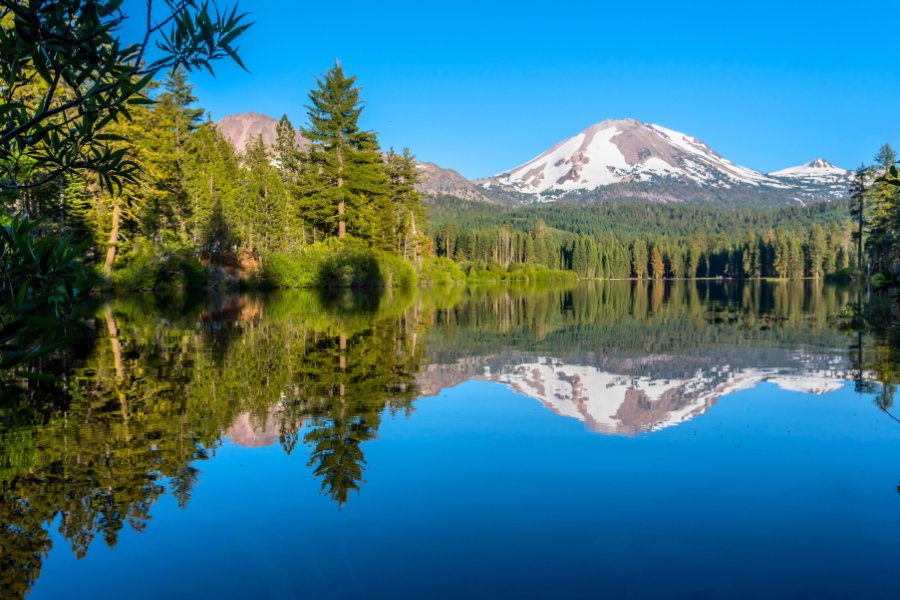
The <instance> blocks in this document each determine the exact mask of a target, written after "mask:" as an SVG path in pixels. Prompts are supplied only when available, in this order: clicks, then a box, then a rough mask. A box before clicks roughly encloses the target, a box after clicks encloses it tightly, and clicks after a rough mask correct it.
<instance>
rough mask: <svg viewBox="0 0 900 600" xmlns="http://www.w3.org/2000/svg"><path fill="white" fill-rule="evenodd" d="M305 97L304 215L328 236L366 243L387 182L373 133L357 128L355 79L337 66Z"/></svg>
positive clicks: (358, 102) (358, 109)
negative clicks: (355, 238) (364, 241)
mask: <svg viewBox="0 0 900 600" xmlns="http://www.w3.org/2000/svg"><path fill="white" fill-rule="evenodd" d="M317 83H318V88H317V89H314V90H312V91H311V92H310V94H309V100H310V103H309V105H308V106H307V107H306V108H307V116H308V119H309V127H308V128H305V129H302V130H301V131H302V134H303V136H304V137H306V138H307V139H308V140H309V141H310V143H311V147H310V150H309V152H308V153H307V161H308V163H309V168H308V169H307V172H306V173H305V182H304V183H305V185H304V186H303V191H304V195H305V196H306V198H305V202H304V203H303V208H304V209H305V212H306V213H307V214H306V215H305V216H306V217H307V218H308V219H309V220H311V221H312V222H313V223H314V224H315V225H316V226H317V228H319V229H322V230H323V231H324V232H325V233H326V234H327V235H335V234H336V235H337V236H338V237H339V238H343V237H345V236H346V234H347V232H348V231H349V232H350V233H352V234H353V235H354V236H357V237H360V238H363V239H369V240H371V239H372V238H373V237H374V236H375V234H376V230H377V223H376V221H377V220H378V219H379V217H380V216H381V215H379V214H377V208H379V204H380V203H383V202H384V197H385V196H386V195H387V180H386V177H385V174H384V166H383V163H382V160H381V153H380V151H379V148H378V140H377V138H376V136H375V133H374V132H371V131H364V130H362V129H360V127H359V116H360V114H361V113H362V109H363V104H362V101H361V100H360V97H359V91H360V89H359V87H357V86H356V85H355V84H356V77H347V75H346V74H345V73H344V70H343V68H341V65H340V64H337V63H336V64H335V65H334V67H332V68H331V69H329V70H328V72H326V73H325V75H324V76H323V77H320V78H318V79H317Z"/></svg>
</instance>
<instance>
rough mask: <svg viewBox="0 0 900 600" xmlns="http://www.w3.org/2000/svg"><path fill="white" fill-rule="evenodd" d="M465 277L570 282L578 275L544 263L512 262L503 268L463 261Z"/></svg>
mask: <svg viewBox="0 0 900 600" xmlns="http://www.w3.org/2000/svg"><path fill="white" fill-rule="evenodd" d="M462 267H463V268H464V269H465V270H466V276H467V279H468V280H469V281H470V282H473V283H497V282H517V283H560V282H565V283H572V282H576V281H578V275H577V274H576V273H575V272H574V271H563V270H560V269H551V268H549V267H546V266H544V265H536V264H531V263H526V264H521V263H513V264H510V265H509V267H508V268H506V269H504V268H503V267H500V266H498V265H492V266H491V267H490V268H489V269H486V268H484V267H483V266H482V265H480V264H478V263H464V264H463V265H462Z"/></svg>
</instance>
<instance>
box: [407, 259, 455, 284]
mask: <svg viewBox="0 0 900 600" xmlns="http://www.w3.org/2000/svg"><path fill="white" fill-rule="evenodd" d="M419 280H420V283H421V284H422V285H424V286H432V287H433V286H446V285H458V284H463V283H465V282H466V274H465V272H464V271H463V270H462V269H461V268H460V266H459V265H458V264H457V263H455V262H454V261H452V260H450V259H449V258H444V257H429V258H425V259H423V260H422V268H421V271H420V274H419Z"/></svg>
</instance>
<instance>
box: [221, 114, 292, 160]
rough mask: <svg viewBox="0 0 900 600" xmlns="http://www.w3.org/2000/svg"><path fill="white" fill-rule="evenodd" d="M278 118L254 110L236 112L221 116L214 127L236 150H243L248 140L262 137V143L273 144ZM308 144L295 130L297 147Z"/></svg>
mask: <svg viewBox="0 0 900 600" xmlns="http://www.w3.org/2000/svg"><path fill="white" fill-rule="evenodd" d="M277 127H278V119H275V118H274V117H270V116H269V115H263V114H260V113H255V112H246V113H237V114H233V115H228V116H227V117H223V118H222V119H221V120H219V121H218V122H217V123H216V129H218V130H219V133H221V134H222V135H223V136H224V137H225V138H226V139H227V140H228V141H229V142H231V144H232V145H233V146H234V147H235V149H236V150H237V151H238V152H243V151H244V149H245V148H246V147H247V145H248V144H250V142H252V141H253V140H254V139H256V138H257V137H262V139H263V143H264V144H265V145H266V146H267V147H269V148H271V147H273V146H274V145H275V140H276V137H277V136H276V132H275V131H276V128H277ZM308 145H309V142H307V140H306V139H304V138H303V137H302V136H301V135H300V132H299V131H298V132H297V147H298V148H300V149H304V148H306V147H307V146H308Z"/></svg>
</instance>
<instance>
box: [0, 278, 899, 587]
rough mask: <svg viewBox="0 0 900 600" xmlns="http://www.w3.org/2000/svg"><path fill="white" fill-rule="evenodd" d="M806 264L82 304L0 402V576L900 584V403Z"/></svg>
mask: <svg viewBox="0 0 900 600" xmlns="http://www.w3.org/2000/svg"><path fill="white" fill-rule="evenodd" d="M852 299H853V298H851V295H850V293H849V292H847V291H844V290H841V289H839V288H835V287H829V286H821V285H813V284H793V285H788V284H783V283H782V284H767V283H763V284H753V285H749V284H748V285H737V284H734V283H731V284H729V283H722V282H710V283H703V282H701V283H698V284H693V283H678V284H667V285H661V284H658V285H655V286H654V285H633V284H631V283H627V282H623V283H605V284H596V283H595V284H583V285H581V286H579V287H577V288H574V289H510V288H501V289H456V290H451V291H443V292H440V293H425V292H423V293H420V294H417V295H404V294H399V293H395V294H393V295H390V296H385V297H380V298H373V297H360V296H353V295H349V294H344V295H336V296H327V295H325V296H323V295H321V294H316V293H294V294H281V295H277V296H236V297H228V298H221V299H217V300H207V301H203V302H200V303H198V304H196V305H192V306H187V307H179V308H178V309H169V310H166V309H164V308H160V307H156V306H153V305H149V304H147V303H145V302H142V301H140V300H139V299H131V300H118V301H115V302H112V303H110V304H108V305H105V306H102V307H99V308H98V310H97V313H96V317H95V318H94V319H93V321H92V326H93V329H94V330H95V331H96V339H93V340H91V341H86V342H85V344H84V345H83V347H81V348H79V349H78V351H77V352H76V353H75V354H76V355H75V357H74V358H73V359H72V360H73V365H72V376H71V377H70V378H69V380H68V381H67V384H66V391H65V393H63V394H60V393H55V394H54V393H50V392H46V391H44V392H40V391H34V392H29V393H28V394H23V397H22V398H20V399H18V400H17V401H16V402H8V403H7V404H5V405H4V406H3V412H2V413H0V416H2V417H3V420H2V421H0V527H2V529H0V533H2V541H0V569H2V582H0V584H2V588H0V589H2V592H3V593H2V594H0V596H2V597H3V598H4V599H5V598H20V597H23V596H24V597H28V598H34V599H38V598H54V599H56V598H73V599H76V598H148V599H149V598H187V597H194V598H241V599H245V598H303V597H328V598H426V597H427V598H460V597H467V598H497V597H515V598H559V597H563V596H574V595H577V596H579V597H610V598H800V597H810V598H897V597H900V569H898V568H897V563H898V560H900V494H898V485H900V423H898V422H897V421H896V420H894V418H893V417H892V416H891V410H892V405H891V404H892V399H891V388H890V386H887V387H885V386H881V385H880V384H879V383H878V382H877V380H876V379H877V378H876V377H875V374H873V373H872V372H870V371H869V370H867V368H866V360H865V358H864V354H865V351H864V349H863V348H862V347H860V346H864V345H865V344H860V343H859V342H860V339H859V338H857V337H856V336H855V335H853V334H848V333H846V332H844V331H842V330H841V329H840V328H839V324H840V322H841V319H840V317H839V315H840V314H841V311H842V310H843V309H844V307H845V306H846V305H847V303H848V302H850V301H851V300H852Z"/></svg>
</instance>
